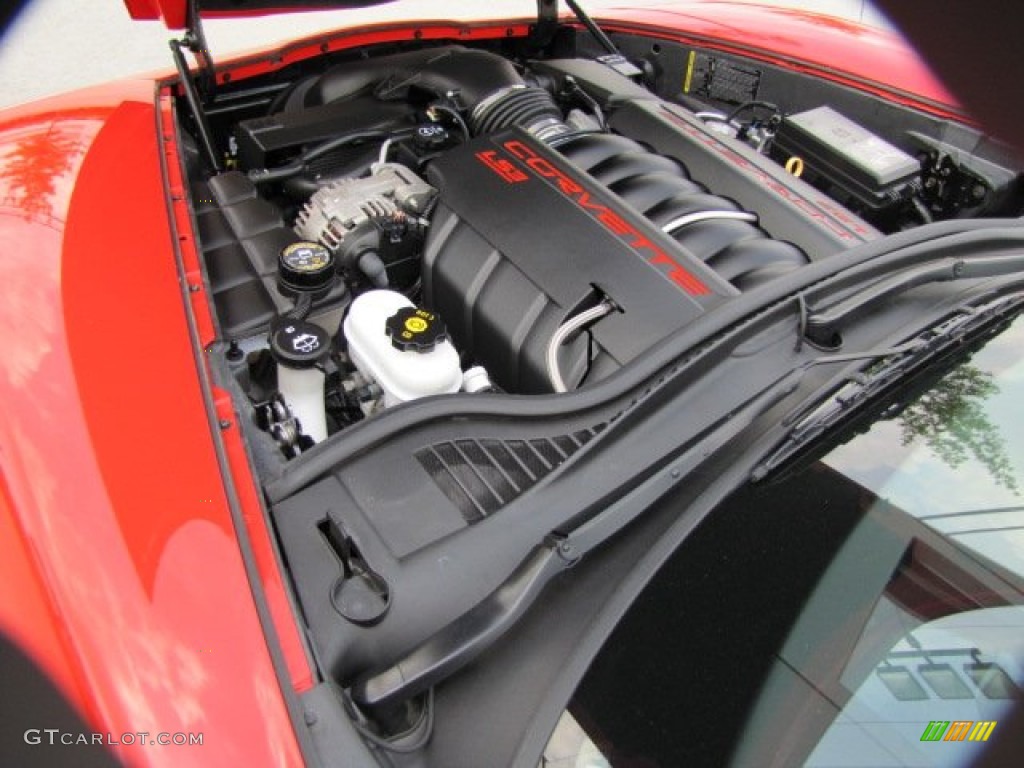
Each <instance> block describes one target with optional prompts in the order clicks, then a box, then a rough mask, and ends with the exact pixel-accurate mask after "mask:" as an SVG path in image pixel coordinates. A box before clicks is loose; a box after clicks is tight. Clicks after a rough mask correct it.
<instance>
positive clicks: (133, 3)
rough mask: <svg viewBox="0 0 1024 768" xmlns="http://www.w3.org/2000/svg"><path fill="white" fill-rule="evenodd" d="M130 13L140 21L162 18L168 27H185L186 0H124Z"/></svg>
mask: <svg viewBox="0 0 1024 768" xmlns="http://www.w3.org/2000/svg"><path fill="white" fill-rule="evenodd" d="M124 4H125V6H126V7H127V8H128V14H129V15H130V16H131V17H132V18H133V19H138V20H140V21H150V20H151V21H156V20H157V19H160V20H162V21H163V22H164V24H166V25H167V28H168V29H184V28H185V18H186V7H187V4H186V2H185V0H124Z"/></svg>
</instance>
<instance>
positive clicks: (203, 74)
mask: <svg viewBox="0 0 1024 768" xmlns="http://www.w3.org/2000/svg"><path fill="white" fill-rule="evenodd" d="M185 24H186V27H185V37H184V38H182V41H181V42H182V43H183V44H184V46H185V47H186V48H188V49H189V51H191V52H192V55H193V56H194V57H195V59H196V64H198V65H199V71H198V73H197V76H196V80H197V86H198V88H199V95H200V96H201V97H202V100H203V103H204V104H209V103H210V101H211V100H212V99H213V92H214V89H215V88H216V86H217V79H216V76H215V72H214V69H215V67H214V63H213V56H212V55H210V46H209V45H207V43H206V33H205V32H204V31H203V20H202V17H201V16H200V15H199V6H198V4H197V0H189V2H188V10H187V11H186V18H185Z"/></svg>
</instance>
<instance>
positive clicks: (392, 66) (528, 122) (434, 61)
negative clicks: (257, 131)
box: [287, 46, 570, 141]
mask: <svg viewBox="0 0 1024 768" xmlns="http://www.w3.org/2000/svg"><path fill="white" fill-rule="evenodd" d="M370 88H372V90H373V94H374V96H376V97H377V98H378V99H380V100H381V101H407V100H409V99H410V96H411V95H413V94H414V93H415V92H416V91H419V92H426V93H428V94H430V95H432V96H433V97H434V98H436V99H451V100H453V101H455V103H456V104H457V106H458V107H459V108H460V109H462V110H464V111H465V113H466V114H468V115H469V126H470V129H471V130H472V132H473V133H474V135H481V134H486V133H491V132H493V131H497V130H501V129H502V128H509V127H511V126H513V125H517V126H519V127H521V128H523V129H524V130H526V131H528V132H529V133H532V134H533V135H534V136H536V137H537V138H538V139H540V140H541V141H550V140H551V139H553V138H554V137H555V136H559V135H561V134H563V133H568V132H569V131H570V128H569V127H568V126H567V125H566V124H565V123H563V122H562V114H561V111H560V110H559V109H558V106H557V105H556V104H555V101H554V99H553V98H552V97H551V94H550V93H548V92H547V91H546V90H544V89H543V88H539V87H537V86H533V85H529V84H527V83H526V81H525V80H523V78H522V76H521V75H520V74H519V72H517V71H516V68H515V67H514V66H513V65H512V62H510V61H509V60H508V59H505V58H502V57H501V56H498V55H496V54H493V53H488V52H487V51H477V50H471V49H468V48H463V47H461V46H447V47H444V48H431V49H427V50H423V51H411V52H409V53H402V54H398V55H395V56H386V57H384V58H380V59H368V60H366V61H363V62H356V63H347V64H343V65H340V66H338V67H335V68H334V69H331V70H329V71H328V72H326V73H325V74H324V75H322V76H321V77H319V78H317V80H316V81H315V82H313V83H312V84H311V85H310V86H309V87H307V88H299V89H297V90H296V92H295V94H293V96H292V98H291V99H290V100H289V105H288V107H287V109H301V108H305V107H311V106H317V105H319V104H327V103H331V102H337V101H340V100H344V99H348V98H351V97H354V96H356V95H358V94H360V93H365V92H366V90H367V89H370Z"/></svg>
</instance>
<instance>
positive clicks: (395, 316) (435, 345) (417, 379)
mask: <svg viewBox="0 0 1024 768" xmlns="http://www.w3.org/2000/svg"><path fill="white" fill-rule="evenodd" d="M344 333H345V340H346V341H347V342H348V352H349V356H350V357H351V358H352V362H353V363H354V364H355V365H356V367H357V368H358V369H359V370H360V372H361V373H362V374H363V375H364V376H366V377H368V378H370V379H372V380H373V381H375V382H377V384H379V385H380V387H381V389H382V390H384V406H385V407H388V408H390V407H391V406H393V405H397V404H399V403H404V402H408V401H409V400H416V399H418V398H420V397H427V396H428V395H443V394H449V393H452V392H458V391H459V388H460V387H461V386H462V369H461V368H460V366H459V353H458V352H456V351H455V347H453V346H452V343H451V342H450V341H448V339H447V338H441V337H442V336H443V334H444V326H443V324H442V323H441V320H440V318H438V317H437V316H436V315H434V314H433V313H431V312H428V311H427V310H423V309H417V307H416V306H415V305H414V304H413V303H412V302H411V301H409V299H407V298H406V297H405V296H403V295H402V294H400V293H396V292H395V291H388V290H380V291H369V292H367V293H364V294H362V295H360V296H359V297H358V298H356V299H355V301H353V302H352V306H350V307H349V310H348V316H347V317H346V318H345V323H344ZM396 345H398V346H401V347H403V348H401V349H399V348H398V346H396Z"/></svg>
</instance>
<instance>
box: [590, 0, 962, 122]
mask: <svg viewBox="0 0 1024 768" xmlns="http://www.w3.org/2000/svg"><path fill="white" fill-rule="evenodd" d="M600 16H601V18H602V20H604V22H603V23H604V26H606V27H607V28H608V29H609V30H616V29H618V30H621V31H633V32H636V31H638V30H642V31H645V32H649V33H654V34H655V35H656V36H659V37H663V38H666V39H672V40H682V41H685V42H690V43H693V44H700V45H708V46H709V47H712V48H717V49H719V50H722V51H731V52H735V53H737V54H740V55H745V56H753V57H755V58H760V59H762V60H763V61H766V62H770V63H774V64H777V65H780V66H784V67H788V68H790V69H793V70H796V71H802V72H808V73H811V74H814V75H816V76H818V77H824V78H826V79H828V80H831V81H833V82H838V83H843V84H845V85H849V86H850V87H853V88H857V89H859V90H865V91H868V92H870V93H875V94H878V95H880V96H883V97H885V98H886V99H889V100H894V101H896V102H898V103H902V104H906V105H908V106H914V107H917V108H919V109H923V110H925V111H927V112H931V113H933V114H936V115H938V116H942V117H952V118H954V119H959V120H963V119H964V118H965V117H966V115H965V114H964V112H963V110H962V109H961V108H960V107H959V105H958V103H957V101H956V99H955V98H954V97H953V96H952V95H951V94H950V93H949V91H948V90H947V89H946V88H945V87H944V86H943V85H942V83H941V82H940V81H939V79H938V78H937V77H935V75H934V74H933V73H932V72H931V70H930V69H929V68H928V67H927V65H925V64H924V63H923V62H922V61H921V59H920V57H919V56H918V55H917V53H915V51H914V50H913V48H911V47H910V45H909V44H907V42H906V41H905V40H903V38H902V37H900V36H899V35H898V34H896V33H895V32H892V31H889V30H884V29H878V28H876V27H870V26H865V25H862V24H858V23H856V22H853V21H848V20H845V19H840V18H836V17H834V16H826V15H823V14H817V13H810V12H808V11H803V10H799V9H794V8H780V7H770V6H765V5H757V4H753V3H742V2H720V1H718V0H703V2H694V3H680V4H678V5H672V6H655V7H648V8H644V7H633V6H623V7H621V8H614V9H606V10H602V11H601V13H600Z"/></svg>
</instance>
